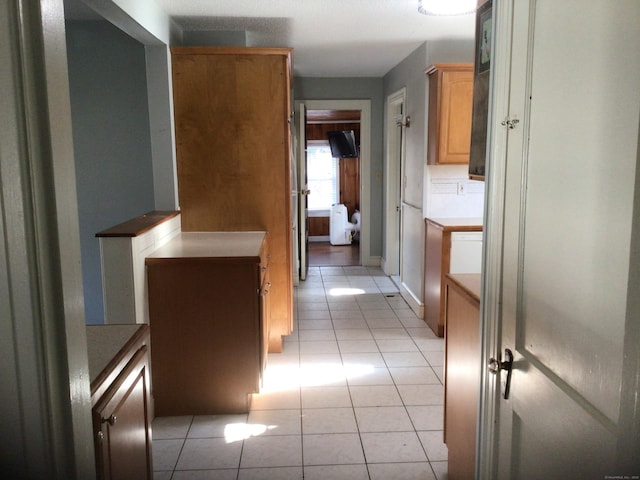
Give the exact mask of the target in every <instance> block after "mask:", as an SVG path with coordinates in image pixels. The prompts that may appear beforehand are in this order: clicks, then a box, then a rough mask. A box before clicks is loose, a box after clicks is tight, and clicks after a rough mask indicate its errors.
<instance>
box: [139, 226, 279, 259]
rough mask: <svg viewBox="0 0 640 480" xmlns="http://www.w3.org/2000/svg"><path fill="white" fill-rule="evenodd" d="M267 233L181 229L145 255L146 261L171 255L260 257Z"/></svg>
mask: <svg viewBox="0 0 640 480" xmlns="http://www.w3.org/2000/svg"><path fill="white" fill-rule="evenodd" d="M266 235H267V233H266V232H183V233H181V234H179V235H178V236H176V237H175V238H174V239H173V240H171V241H170V242H168V243H166V244H165V245H163V246H162V247H160V248H158V249H157V250H156V251H154V252H153V253H152V254H150V255H149V256H148V257H147V260H146V261H147V264H151V263H153V262H154V261H155V260H156V259H170V258H176V259H177V258H201V259H202V258H224V257H231V258H250V257H254V258H255V257H259V256H260V249H261V248H262V243H263V241H264V238H265V236H266Z"/></svg>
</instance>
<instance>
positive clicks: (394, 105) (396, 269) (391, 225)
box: [383, 87, 407, 277]
mask: <svg viewBox="0 0 640 480" xmlns="http://www.w3.org/2000/svg"><path fill="white" fill-rule="evenodd" d="M406 98H407V89H406V88H404V87H403V88H401V89H400V90H398V91H397V92H395V93H392V94H391V95H389V96H388V97H387V105H386V110H387V112H386V119H387V122H386V123H387V124H386V129H385V138H386V145H387V149H386V152H385V162H384V177H385V179H386V181H385V187H386V188H385V200H386V201H385V204H386V209H385V232H384V237H385V250H384V260H383V271H384V273H386V274H387V275H400V277H402V261H401V260H402V246H401V244H402V242H401V241H400V238H401V236H402V234H401V233H400V234H398V232H399V231H400V228H401V226H400V225H401V222H400V212H399V210H397V207H400V205H401V203H402V202H401V199H400V191H399V190H400V178H399V175H400V173H401V170H402V168H401V167H402V161H403V157H404V152H405V143H406V136H405V135H402V136H400V135H398V133H397V128H398V127H397V126H396V123H395V117H396V115H397V110H398V109H399V108H401V107H403V106H404V105H405V103H406ZM399 141H401V142H402V144H401V145H398V142H399ZM399 148H400V151H401V153H400V156H399V157H398V155H396V152H398V149H399Z"/></svg>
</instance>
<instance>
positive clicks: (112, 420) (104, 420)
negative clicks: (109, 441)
mask: <svg viewBox="0 0 640 480" xmlns="http://www.w3.org/2000/svg"><path fill="white" fill-rule="evenodd" d="M117 419H118V417H116V416H115V415H113V414H112V415H110V416H109V418H104V417H103V418H102V423H108V424H109V425H111V426H112V427H113V426H114V425H115V424H116V420H117Z"/></svg>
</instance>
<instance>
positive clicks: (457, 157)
mask: <svg viewBox="0 0 640 480" xmlns="http://www.w3.org/2000/svg"><path fill="white" fill-rule="evenodd" d="M441 89H442V91H441V94H440V95H441V101H442V109H441V112H440V113H441V117H440V142H439V149H438V163H440V164H448V163H469V150H470V147H471V109H472V105H473V74H472V73H471V72H457V71H452V72H447V71H445V72H442V85H441Z"/></svg>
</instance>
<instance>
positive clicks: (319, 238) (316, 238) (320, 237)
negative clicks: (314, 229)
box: [309, 235, 331, 242]
mask: <svg viewBox="0 0 640 480" xmlns="http://www.w3.org/2000/svg"><path fill="white" fill-rule="evenodd" d="M330 239H331V237H330V236H329V235H316V236H314V237H309V241H310V242H328V241H329V240H330Z"/></svg>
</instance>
